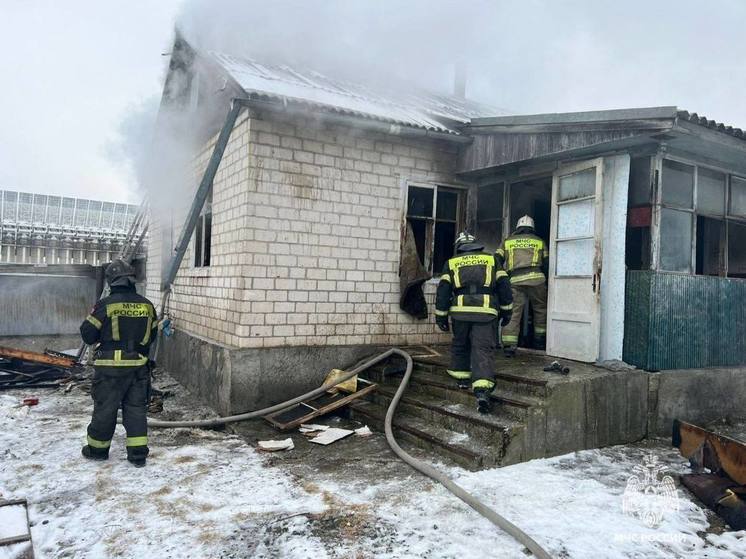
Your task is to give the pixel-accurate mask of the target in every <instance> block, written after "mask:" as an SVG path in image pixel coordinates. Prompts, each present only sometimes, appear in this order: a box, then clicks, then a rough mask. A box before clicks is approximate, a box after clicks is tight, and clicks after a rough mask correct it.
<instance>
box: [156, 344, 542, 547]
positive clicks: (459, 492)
mask: <svg viewBox="0 0 746 559" xmlns="http://www.w3.org/2000/svg"><path fill="white" fill-rule="evenodd" d="M392 355H398V356H400V357H403V358H404V359H405V361H406V363H407V368H406V371H405V373H404V377H403V378H402V381H401V383H400V384H399V388H398V389H397V390H396V394H394V397H393V399H392V400H391V403H390V404H389V407H388V410H387V411H386V419H385V421H384V430H385V432H386V441H387V442H388V443H389V446H390V447H391V450H393V451H394V453H395V454H396V455H397V456H398V457H399V458H401V459H402V460H403V461H404V462H406V463H407V464H409V465H410V466H412V467H413V468H414V469H415V470H417V471H419V472H420V473H422V474H425V475H426V476H427V477H429V478H431V479H433V480H435V481H437V482H438V483H440V484H441V485H443V487H445V488H446V489H448V491H450V492H451V493H453V494H454V495H455V496H456V497H458V498H459V499H461V500H462V501H463V502H464V503H466V504H467V505H469V506H470V507H471V508H473V509H474V510H475V511H477V512H478V513H479V514H481V515H482V516H484V517H485V518H486V519H487V520H489V521H490V522H492V524H494V525H495V526H497V527H498V528H500V529H501V530H503V531H504V532H506V533H507V534H509V535H510V536H511V537H512V538H513V539H515V540H516V541H518V542H519V543H521V544H522V545H524V546H525V547H526V548H527V549H528V550H529V551H531V553H533V554H534V556H536V557H538V558H539V559H551V556H550V555H549V553H547V552H546V551H545V550H544V548H542V547H541V546H540V545H539V544H538V543H537V542H536V541H535V540H534V539H532V538H531V537H530V536H529V535H528V534H526V533H525V532H524V531H523V530H521V529H520V528H519V527H518V526H516V525H515V524H513V523H512V522H510V521H509V520H507V519H505V518H503V517H502V516H500V515H499V514H498V513H497V512H495V510H494V509H492V508H490V507H489V506H487V505H486V504H484V503H483V502H482V501H480V500H479V499H477V498H476V497H475V496H474V495H472V494H471V493H469V492H468V491H466V490H465V489H464V488H463V487H461V486H460V485H458V484H456V483H454V482H453V481H452V480H451V479H450V478H448V477H447V476H446V475H445V474H443V473H442V472H439V471H438V470H436V469H435V468H433V467H432V466H430V465H428V464H426V463H424V462H422V461H420V460H417V459H416V458H414V457H412V456H410V455H409V454H407V453H406V452H405V451H404V450H403V449H402V448H401V447H400V446H399V443H397V442H396V439H395V438H394V433H393V430H392V421H393V419H394V413H395V412H396V406H397V405H398V404H399V400H401V397H402V395H403V394H404V391H405V390H406V388H407V384H409V378H410V377H411V375H412V368H413V362H412V357H411V356H410V355H409V354H408V353H407V352H406V351H403V350H401V349H398V348H391V349H389V350H388V351H385V352H383V353H381V354H379V355H376V356H375V357H372V358H371V359H368V360H367V361H365V362H364V363H362V364H360V365H358V366H357V367H355V368H354V369H352V370H351V371H348V372H346V373H345V374H344V375H343V376H341V377H339V378H336V379H334V382H333V383H330V384H325V385H323V386H321V387H319V388H316V389H314V390H311V391H310V392H307V393H306V394H303V395H301V396H298V397H296V398H292V399H291V400H287V401H286V402H281V403H279V404H275V405H274V406H270V407H268V408H264V409H262V410H256V411H252V412H248V413H242V414H239V415H231V416H228V417H219V418H216V419H203V420H197V421H157V420H155V421H154V420H149V421H148V425H149V426H150V427H163V428H171V427H217V426H220V425H225V424H226V423H236V422H238V421H246V420H248V419H255V418H258V417H261V416H264V415H267V414H270V413H273V412H276V411H280V410H283V409H285V408H287V407H289V406H292V405H294V404H297V403H300V402H302V401H304V400H307V399H309V398H313V397H314V396H318V395H320V394H323V393H324V392H326V391H327V390H329V389H331V388H333V387H334V386H336V385H337V384H339V383H341V382H344V381H346V380H348V379H350V378H352V377H354V376H355V375H357V374H359V373H361V372H363V371H365V370H366V369H369V368H370V367H372V366H373V365H376V364H377V363H380V362H381V361H383V360H385V359H388V358H389V357H391V356H392Z"/></svg>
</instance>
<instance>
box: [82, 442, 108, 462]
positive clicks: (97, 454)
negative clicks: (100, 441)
mask: <svg viewBox="0 0 746 559" xmlns="http://www.w3.org/2000/svg"><path fill="white" fill-rule="evenodd" d="M80 453H81V454H82V455H83V456H85V457H86V458H88V459H89V460H108V459H109V449H108V448H96V447H93V446H89V445H85V446H84V447H83V448H82V449H81V450H80Z"/></svg>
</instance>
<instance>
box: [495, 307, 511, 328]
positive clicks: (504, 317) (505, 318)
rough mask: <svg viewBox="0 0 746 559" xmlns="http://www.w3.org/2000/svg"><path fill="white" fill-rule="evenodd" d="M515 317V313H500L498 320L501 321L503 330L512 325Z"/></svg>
mask: <svg viewBox="0 0 746 559" xmlns="http://www.w3.org/2000/svg"><path fill="white" fill-rule="evenodd" d="M512 317H513V311H500V315H499V316H498V318H499V319H500V326H502V327H503V328H504V327H506V326H507V325H508V324H510V319H511V318H512Z"/></svg>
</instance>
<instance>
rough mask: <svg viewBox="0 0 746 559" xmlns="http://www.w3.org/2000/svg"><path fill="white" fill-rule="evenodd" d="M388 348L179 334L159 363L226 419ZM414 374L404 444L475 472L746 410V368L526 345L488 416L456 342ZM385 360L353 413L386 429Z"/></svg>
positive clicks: (402, 426)
mask: <svg viewBox="0 0 746 559" xmlns="http://www.w3.org/2000/svg"><path fill="white" fill-rule="evenodd" d="M385 349H387V347H381V346H375V345H360V346H325V347H279V348H264V349H253V350H246V349H244V350H241V349H235V348H230V347H225V346H222V345H219V344H215V343H214V342H210V341H207V340H203V339H200V338H197V337H195V336H192V335H189V334H187V333H185V332H183V331H178V330H177V332H176V334H175V335H174V336H172V337H171V338H169V339H168V340H166V341H164V343H163V344H162V346H161V350H160V357H159V364H160V365H161V366H162V367H163V368H164V369H166V370H167V371H169V372H170V373H171V374H172V375H173V376H174V377H175V378H176V379H178V380H179V381H180V382H181V383H182V384H183V385H184V386H186V387H187V388H188V389H189V390H191V391H192V392H193V393H194V394H195V395H196V396H198V397H199V398H200V399H201V400H202V401H204V402H205V403H207V404H209V405H210V406H211V407H212V408H213V409H215V410H216V411H217V412H218V413H219V414H221V415H230V414H235V413H242V412H245V411H250V410H256V409H261V408H263V407H266V406H269V405H272V404H276V403H279V402H281V401H284V400H286V399H288V398H289V397H292V396H295V395H298V394H302V393H304V392H307V391H309V390H311V389H313V388H316V387H318V386H320V385H321V384H322V382H323V379H324V377H325V376H326V374H327V373H328V372H329V371H330V370H331V369H332V368H347V367H350V366H352V365H354V363H356V362H358V361H360V360H361V359H363V358H365V357H367V356H371V355H374V354H376V353H380V352H382V351H384V350H385ZM404 349H406V350H407V351H409V352H410V353H411V355H412V356H413V358H414V361H415V371H414V373H413V376H412V380H411V382H410V386H409V388H408V389H407V392H406V394H405V397H404V399H403V400H402V402H401V404H400V406H399V409H398V411H397V414H396V417H395V425H396V427H397V429H398V430H399V432H400V435H401V438H402V440H404V441H405V442H407V441H408V442H409V443H410V444H412V445H415V446H417V447H420V448H422V449H425V450H426V451H428V452H433V453H435V454H436V455H439V456H442V457H446V458H450V459H452V460H454V461H456V462H457V463H459V464H463V465H465V466H467V467H470V468H482V467H489V466H493V465H507V464H514V463H517V462H522V461H526V460H531V459H533V458H540V457H549V456H556V455H560V454H565V453H568V452H573V451H576V450H582V449H588V448H599V447H605V446H610V445H616V444H625V443H630V442H634V441H639V440H641V439H644V438H646V437H647V438H652V437H665V438H668V437H670V433H671V424H672V421H673V419H676V418H678V419H682V420H684V421H688V422H690V423H694V424H699V425H706V424H709V423H711V422H713V421H719V420H723V419H737V418H744V417H746V412H744V411H743V406H742V397H741V395H742V394H746V368H740V367H734V368H711V369H685V370H670V371H662V372H656V373H650V372H647V371H642V370H637V369H633V370H621V371H610V370H607V369H604V368H600V367H596V366H593V365H589V364H585V363H577V362H573V361H569V360H563V361H562V362H563V363H564V364H565V365H567V366H568V367H570V374H569V375H567V376H564V375H560V374H558V373H550V372H544V371H543V370H542V369H543V368H544V367H545V366H546V365H548V364H549V363H551V361H553V360H554V358H552V357H547V356H545V355H543V354H537V353H532V352H527V351H520V350H519V353H518V355H517V357H515V358H514V359H505V358H503V357H502V355H501V354H500V355H498V357H497V359H496V364H495V365H496V371H497V373H498V378H497V386H496V389H495V392H494V395H493V397H494V400H495V406H494V410H493V412H492V413H491V414H490V415H488V416H481V415H479V414H478V413H477V412H476V410H475V404H474V400H473V396H472V395H471V394H470V393H468V392H466V391H460V390H458V389H457V388H456V387H455V383H454V382H453V381H452V380H451V379H450V377H448V376H447V374H446V372H445V369H446V366H447V364H448V360H449V346H447V345H432V346H408V347H404ZM397 368H399V369H401V367H397V366H396V363H395V362H393V361H392V362H388V363H384V364H383V365H382V366H381V367H379V368H378V369H377V370H371V371H369V373H368V378H369V379H370V380H375V381H376V382H378V383H379V388H378V390H377V391H376V392H375V393H374V394H372V395H371V396H370V399H369V400H368V401H365V402H359V403H357V404H356V405H354V406H353V407H352V409H351V413H352V415H353V417H354V418H355V419H359V420H360V421H362V422H365V423H368V424H370V426H371V427H374V428H378V429H380V430H382V425H383V417H384V415H385V409H386V406H387V405H388V402H389V401H390V400H391V397H392V395H393V393H394V391H395V390H396V387H397V386H398V385H399V381H400V378H401V373H399V374H386V375H385V374H384V371H388V372H392V371H394V370H396V369H397Z"/></svg>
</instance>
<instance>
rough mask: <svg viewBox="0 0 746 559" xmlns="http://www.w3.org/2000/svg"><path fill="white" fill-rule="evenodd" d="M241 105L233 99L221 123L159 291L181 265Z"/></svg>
mask: <svg viewBox="0 0 746 559" xmlns="http://www.w3.org/2000/svg"><path fill="white" fill-rule="evenodd" d="M241 106H242V105H241V103H239V102H238V101H237V100H236V99H234V100H233V104H232V105H231V110H230V112H229V113H228V116H227V117H226V119H225V124H223V128H222V130H221V131H220V135H219V136H218V139H217V141H216V142H215V148H214V149H213V151H212V155H211V156H210V161H209V163H208V164H207V169H205V174H204V175H203V176H202V181H201V182H200V184H199V188H198V189H197V193H196V194H195V195H194V200H193V201H192V207H191V208H190V209H189V214H188V215H187V218H186V220H185V222H184V227H182V229H181V233H180V234H179V240H178V242H177V243H176V248H175V249H174V255H173V257H172V258H171V262H170V263H169V265H168V268H167V270H166V275H165V277H164V278H163V283H161V291H167V290H168V289H170V288H171V284H172V283H173V281H174V279H175V278H176V273H177V272H178V271H179V266H181V261H182V260H183V259H184V254H185V253H186V250H187V247H188V246H189V240H190V239H191V237H192V232H193V231H194V228H195V227H196V225H197V220H198V219H199V213H200V212H201V211H202V206H204V205H205V200H207V195H208V193H209V192H210V188H211V187H212V181H213V180H214V179H215V174H216V173H217V172H218V167H219V166H220V161H221V160H222V159H223V153H224V152H225V147H226V146H227V145H228V140H229V139H230V136H231V132H232V131H233V126H234V125H235V124H236V119H237V118H238V113H239V112H240V111H241Z"/></svg>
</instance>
